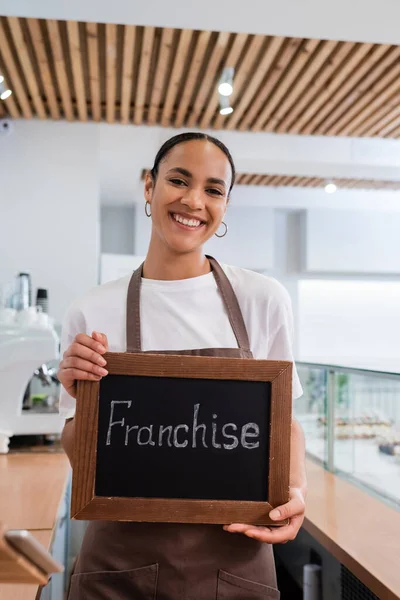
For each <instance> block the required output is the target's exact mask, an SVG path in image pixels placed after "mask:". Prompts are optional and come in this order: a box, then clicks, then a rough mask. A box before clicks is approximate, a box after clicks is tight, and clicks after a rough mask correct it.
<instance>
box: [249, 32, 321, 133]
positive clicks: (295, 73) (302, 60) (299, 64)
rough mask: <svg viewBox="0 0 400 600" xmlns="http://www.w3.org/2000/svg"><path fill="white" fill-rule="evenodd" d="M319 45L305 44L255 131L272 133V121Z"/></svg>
mask: <svg viewBox="0 0 400 600" xmlns="http://www.w3.org/2000/svg"><path fill="white" fill-rule="evenodd" d="M319 43H320V42H319V40H306V41H305V42H304V45H303V46H302V48H301V51H300V52H298V53H297V54H296V56H295V57H294V59H293V61H292V63H291V64H290V66H289V67H288V69H287V70H286V71H285V73H284V75H283V77H282V79H280V81H279V86H278V87H277V88H276V89H275V91H274V92H273V94H272V95H271V97H270V98H269V100H268V102H267V104H266V105H265V106H264V108H263V110H262V113H261V115H260V116H259V117H258V119H257V121H256V123H255V124H254V126H253V130H254V131H261V130H262V131H272V129H271V127H272V126H271V124H270V121H271V118H272V116H273V114H274V112H275V110H276V109H277V108H278V106H279V105H280V104H281V103H282V101H283V99H284V98H285V97H286V95H287V94H288V93H289V90H290V89H291V88H292V86H293V85H294V83H295V81H296V79H297V78H298V77H299V75H300V74H301V73H302V72H303V69H304V68H305V67H306V65H307V63H309V61H310V60H311V57H312V56H313V54H314V52H315V49H316V48H317V47H318V45H319Z"/></svg>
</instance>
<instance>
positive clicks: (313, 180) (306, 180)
mask: <svg viewBox="0 0 400 600" xmlns="http://www.w3.org/2000/svg"><path fill="white" fill-rule="evenodd" d="M325 181H326V178H322V177H307V176H303V175H298V176H293V175H262V174H259V175H257V174H254V173H239V174H238V176H237V182H236V183H237V184H238V185H259V186H268V187H301V188H323V187H324V185H325ZM333 181H334V182H335V184H336V185H337V187H338V188H339V189H379V190H398V189H400V181H380V180H372V179H355V178H334V179H333Z"/></svg>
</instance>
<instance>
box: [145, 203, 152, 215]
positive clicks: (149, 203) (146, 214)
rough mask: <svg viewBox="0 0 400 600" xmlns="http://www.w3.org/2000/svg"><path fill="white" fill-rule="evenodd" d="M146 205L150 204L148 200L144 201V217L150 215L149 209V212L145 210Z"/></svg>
mask: <svg viewBox="0 0 400 600" xmlns="http://www.w3.org/2000/svg"><path fill="white" fill-rule="evenodd" d="M147 205H149V206H150V202H149V201H148V200H146V202H145V203H144V212H145V213H146V217H151V210H150V213H148V212H147Z"/></svg>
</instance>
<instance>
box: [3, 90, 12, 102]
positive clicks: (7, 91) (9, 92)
mask: <svg viewBox="0 0 400 600" xmlns="http://www.w3.org/2000/svg"><path fill="white" fill-rule="evenodd" d="M11 94H12V91H11V90H4V92H3V93H2V94H1V95H0V99H1V100H6V99H7V98H9V97H10V96H11Z"/></svg>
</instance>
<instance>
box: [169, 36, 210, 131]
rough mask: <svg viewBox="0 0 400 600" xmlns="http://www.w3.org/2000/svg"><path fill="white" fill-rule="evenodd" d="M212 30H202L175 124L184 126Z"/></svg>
mask: <svg viewBox="0 0 400 600" xmlns="http://www.w3.org/2000/svg"><path fill="white" fill-rule="evenodd" d="M210 37H211V31H201V32H200V35H199V37H198V40H197V44H196V49H195V51H194V55H193V58H192V60H191V64H190V68H189V73H188V76H187V79H186V81H185V85H184V88H183V94H182V96H181V97H180V99H179V104H178V110H177V113H176V116H175V121H174V126H175V127H183V125H184V123H185V117H186V113H187V110H188V106H189V102H190V100H191V98H192V96H193V90H194V88H195V85H196V82H197V79H198V76H199V72H200V69H201V67H202V64H203V62H204V55H205V53H206V51H207V47H208V44H209V42H210Z"/></svg>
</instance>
